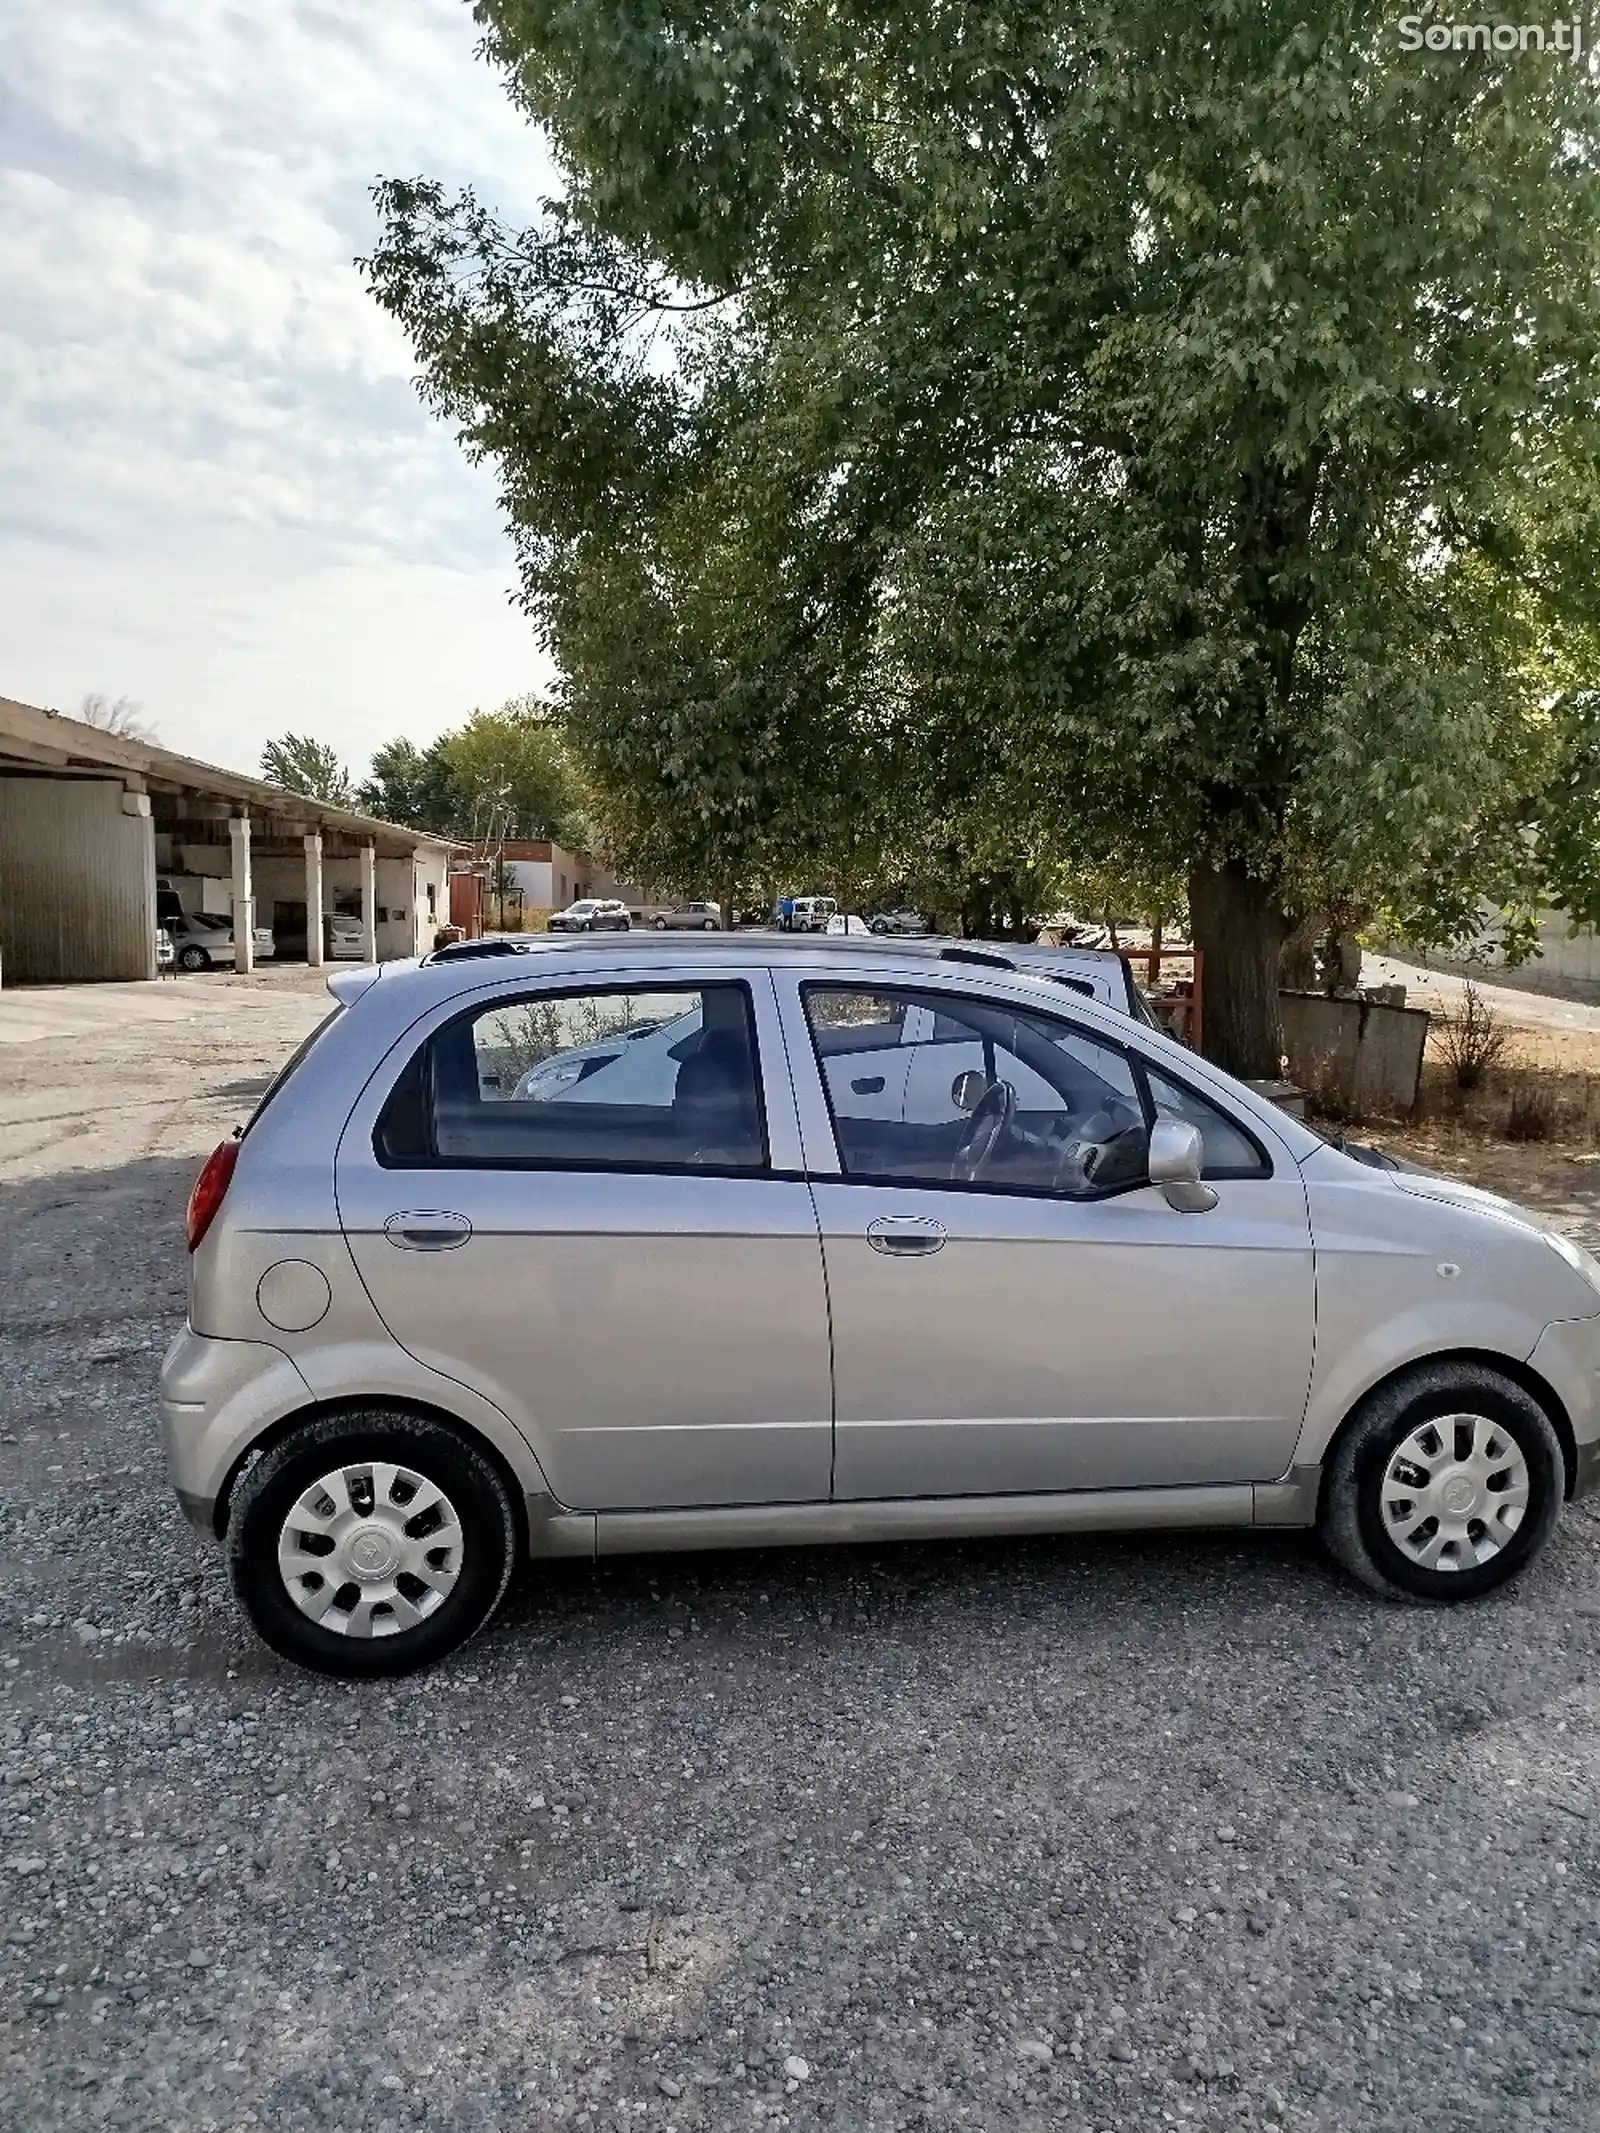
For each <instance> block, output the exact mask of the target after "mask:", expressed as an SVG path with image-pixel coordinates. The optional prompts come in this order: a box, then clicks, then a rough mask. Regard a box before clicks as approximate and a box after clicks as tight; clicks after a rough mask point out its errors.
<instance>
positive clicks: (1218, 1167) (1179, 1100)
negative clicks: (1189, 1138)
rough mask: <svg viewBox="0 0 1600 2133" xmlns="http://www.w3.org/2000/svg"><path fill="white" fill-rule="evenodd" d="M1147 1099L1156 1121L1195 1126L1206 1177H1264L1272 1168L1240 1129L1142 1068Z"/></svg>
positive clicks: (1204, 1101) (1176, 1085) (1206, 1104)
mask: <svg viewBox="0 0 1600 2133" xmlns="http://www.w3.org/2000/svg"><path fill="white" fill-rule="evenodd" d="M1145 1078H1146V1080H1147V1081H1148V1082H1149V1084H1150V1096H1151V1100H1152V1101H1153V1103H1154V1104H1155V1107H1156V1116H1157V1117H1158V1118H1179V1119H1183V1120H1184V1121H1185V1122H1186V1123H1187V1124H1189V1125H1191V1126H1198V1127H1199V1129H1200V1138H1201V1140H1202V1141H1203V1142H1204V1143H1205V1166H1204V1173H1203V1174H1204V1175H1205V1176H1206V1177H1208V1178H1265V1177H1270V1176H1271V1174H1272V1165H1271V1164H1270V1163H1269V1162H1268V1161H1267V1159H1266V1157H1265V1155H1264V1154H1263V1153H1262V1151H1261V1149H1260V1147H1259V1146H1258V1145H1257V1144H1256V1142H1255V1141H1253V1140H1252V1139H1251V1137H1250V1135H1249V1134H1248V1133H1246V1132H1245V1130H1244V1128H1243V1127H1242V1126H1236V1125H1235V1124H1234V1122H1233V1120H1232V1119H1231V1118H1228V1117H1227V1116H1226V1115H1225V1114H1224V1113H1223V1112H1221V1111H1219V1110H1218V1109H1217V1107H1216V1105H1215V1104H1213V1103H1211V1102H1209V1101H1208V1100H1207V1099H1206V1098H1205V1097H1204V1096H1197V1095H1196V1094H1195V1092H1194V1090H1193V1089H1186V1088H1184V1087H1183V1086H1182V1085H1181V1083H1179V1082H1176V1081H1168V1079H1167V1078H1166V1076H1165V1075H1164V1074H1158V1073H1157V1072H1156V1070H1155V1069H1154V1067H1151V1066H1147V1067H1146V1068H1145Z"/></svg>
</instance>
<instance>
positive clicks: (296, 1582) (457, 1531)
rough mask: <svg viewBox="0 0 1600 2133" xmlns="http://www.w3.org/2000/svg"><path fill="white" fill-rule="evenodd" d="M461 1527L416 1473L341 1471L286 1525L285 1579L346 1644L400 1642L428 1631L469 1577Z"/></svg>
mask: <svg viewBox="0 0 1600 2133" xmlns="http://www.w3.org/2000/svg"><path fill="white" fill-rule="evenodd" d="M461 1551H462V1535H461V1521H460V1519H459V1518H457V1516H456V1510H455V1505H454V1504H453V1503H451V1501H450V1499H449V1497H448V1496H446V1495H445V1493H444V1491H443V1489H439V1488H435V1486H434V1484H433V1483H432V1482H431V1481H429V1480H428V1479H427V1478H426V1477H425V1476H424V1475H422V1474H418V1473H416V1472H415V1471H414V1470H413V1469H412V1468H410V1467H407V1466H389V1465H386V1464H385V1463H384V1462H383V1461H381V1460H377V1459H374V1460H372V1461H371V1462H370V1463H368V1464H362V1465H356V1466H341V1467H335V1468H334V1469H333V1471H332V1472H331V1473H328V1474H324V1475H323V1477H322V1479H321V1480H320V1481H314V1482H313V1483H312V1485H311V1487H310V1488H309V1489H307V1490H306V1491H305V1493H304V1495H303V1496H301V1498H300V1500H299V1502H298V1503H297V1504H296V1505H295V1507H294V1509H293V1510H292V1511H291V1512H290V1513H289V1515H288V1517H287V1518H286V1519H285V1520H284V1522H283V1531H282V1532H281V1533H280V1534H279V1536H278V1570H279V1573H280V1574H281V1576H282V1578H283V1582H284V1584H285V1586H286V1587H287V1588H288V1592H289V1597H290V1598H291V1599H292V1600H293V1601H294V1604H295V1605H296V1607H298V1608H299V1609H300V1612H301V1613H302V1614H305V1615H309V1616H310V1617H311V1619H312V1621H313V1622H320V1623H321V1624H322V1626H323V1628H324V1629H331V1630H334V1631H335V1632H336V1633H337V1634H338V1635H340V1636H342V1637H394V1636H398V1635H399V1634H400V1633H401V1632H402V1631H404V1630H408V1629H414V1628H415V1627H416V1625H417V1624H418V1623H419V1622H425V1621H426V1620H427V1619H428V1617H429V1615H431V1614H432V1613H433V1612H434V1610H435V1609H436V1608H439V1607H442V1606H443V1605H444V1602H445V1601H446V1600H447V1599H448V1598H449V1596H450V1592H451V1590H452V1588H453V1587H454V1585H455V1582H456V1579H457V1578H458V1577H460V1575H461Z"/></svg>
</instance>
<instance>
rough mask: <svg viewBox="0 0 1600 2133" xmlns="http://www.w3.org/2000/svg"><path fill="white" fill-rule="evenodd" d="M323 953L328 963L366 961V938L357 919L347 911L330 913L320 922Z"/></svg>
mask: <svg viewBox="0 0 1600 2133" xmlns="http://www.w3.org/2000/svg"><path fill="white" fill-rule="evenodd" d="M322 932H323V953H324V954H325V955H326V956H327V958H328V960H329V962H330V963H362V962H365V961H366V936H365V934H364V932H363V931H362V926H361V921H360V919H359V918H355V917H352V916H351V914H350V913H349V912H348V911H330V912H329V913H328V914H327V916H326V917H325V918H324V919H323V921H322Z"/></svg>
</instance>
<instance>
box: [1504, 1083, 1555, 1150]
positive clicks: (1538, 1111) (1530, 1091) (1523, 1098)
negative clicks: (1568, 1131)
mask: <svg viewBox="0 0 1600 2133" xmlns="http://www.w3.org/2000/svg"><path fill="white" fill-rule="evenodd" d="M1559 1121H1560V1111H1559V1107H1558V1105H1557V1103H1556V1095H1555V1091H1554V1089H1552V1088H1550V1087H1548V1086H1547V1084H1546V1083H1544V1082H1543V1081H1541V1080H1539V1079H1538V1078H1537V1077H1536V1076H1535V1075H1532V1074H1527V1075H1524V1076H1523V1078H1522V1079H1521V1080H1520V1081H1519V1082H1518V1084H1517V1086H1516V1087H1515V1088H1514V1089H1513V1090H1512V1092H1511V1104H1510V1108H1509V1109H1508V1110H1507V1112H1506V1124H1505V1135H1506V1139H1507V1140H1508V1141H1548V1140H1551V1139H1553V1138H1554V1136H1555V1132H1556V1127H1557V1125H1558V1123H1559Z"/></svg>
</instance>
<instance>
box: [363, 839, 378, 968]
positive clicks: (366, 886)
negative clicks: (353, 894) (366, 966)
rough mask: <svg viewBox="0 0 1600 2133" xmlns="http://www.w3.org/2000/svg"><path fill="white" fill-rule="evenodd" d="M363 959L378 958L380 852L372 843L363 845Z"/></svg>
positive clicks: (372, 961)
mask: <svg viewBox="0 0 1600 2133" xmlns="http://www.w3.org/2000/svg"><path fill="white" fill-rule="evenodd" d="M361 960H362V961H363V962H364V963H375V962H376V961H377V960H378V854H377V850H376V848H375V847H374V846H372V845H370V844H364V845H363V846H362V847H361Z"/></svg>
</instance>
